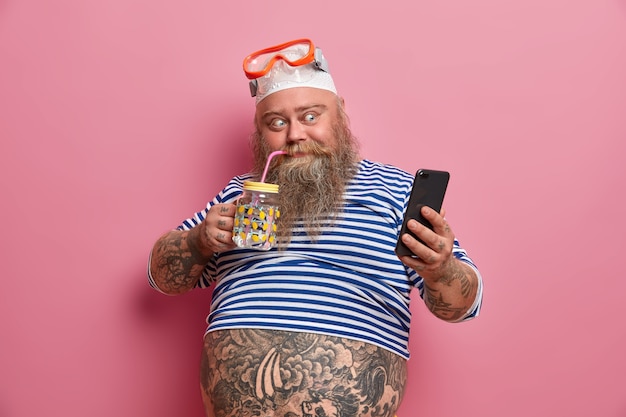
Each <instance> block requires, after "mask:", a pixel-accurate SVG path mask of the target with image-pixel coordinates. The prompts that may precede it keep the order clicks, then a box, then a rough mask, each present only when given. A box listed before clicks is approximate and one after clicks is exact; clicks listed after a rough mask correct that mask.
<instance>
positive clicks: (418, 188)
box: [396, 169, 450, 256]
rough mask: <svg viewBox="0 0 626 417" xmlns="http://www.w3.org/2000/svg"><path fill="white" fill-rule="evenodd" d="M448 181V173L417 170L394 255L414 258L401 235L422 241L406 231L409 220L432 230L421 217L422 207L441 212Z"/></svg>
mask: <svg viewBox="0 0 626 417" xmlns="http://www.w3.org/2000/svg"><path fill="white" fill-rule="evenodd" d="M449 180H450V173H448V172H446V171H437V170H432V169H419V170H418V171H417V173H416V174H415V180H414V181H413V189H412V190H411V195H410V197H409V202H408V204H407V207H406V211H405V212H404V220H403V222H402V228H401V229H400V236H399V237H398V242H397V244H396V255H398V256H415V254H414V253H413V252H411V250H410V249H409V248H408V247H406V245H405V244H404V243H403V242H402V235H403V234H405V233H409V234H410V235H411V236H413V237H414V238H415V239H417V240H419V241H420V242H422V240H421V239H419V238H418V237H417V236H415V235H414V234H413V233H412V232H411V231H410V230H408V227H407V223H408V222H409V220H411V219H415V220H417V221H418V222H420V223H421V224H423V225H424V226H426V227H428V228H429V229H431V230H432V229H433V226H432V225H431V224H430V222H429V221H428V220H426V219H425V218H424V216H422V207H424V206H428V207H430V208H431V209H433V210H435V211H436V212H437V213H439V212H440V211H441V206H442V205H443V198H444V196H445V194H446V188H447V187H448V181H449ZM422 243H424V242H422Z"/></svg>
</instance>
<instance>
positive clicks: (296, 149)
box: [281, 141, 333, 156]
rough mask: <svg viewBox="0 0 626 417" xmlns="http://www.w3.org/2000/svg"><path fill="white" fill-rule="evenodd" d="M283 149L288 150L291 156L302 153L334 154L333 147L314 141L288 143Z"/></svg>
mask: <svg viewBox="0 0 626 417" xmlns="http://www.w3.org/2000/svg"><path fill="white" fill-rule="evenodd" d="M281 150H283V151H285V152H287V154H288V155H289V156H294V155H297V154H302V153H304V154H308V155H315V156H331V155H332V154H333V151H332V149H331V148H329V147H327V146H324V145H322V144H320V143H317V142H313V141H310V142H304V143H294V144H290V145H286V146H284V147H283V148H282V149H281Z"/></svg>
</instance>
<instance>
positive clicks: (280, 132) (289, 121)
mask: <svg viewBox="0 0 626 417" xmlns="http://www.w3.org/2000/svg"><path fill="white" fill-rule="evenodd" d="M255 117H256V124H257V127H258V130H259V133H261V135H262V136H263V138H264V139H265V141H266V143H267V146H268V147H269V148H270V150H271V151H276V150H279V149H285V150H288V151H289V152H290V153H291V152H293V153H294V155H293V156H295V157H304V156H305V155H306V154H307V153H309V152H308V149H309V147H310V146H311V145H318V146H321V147H325V148H327V149H329V150H333V149H335V148H336V146H337V143H336V142H337V140H336V137H335V135H334V133H333V126H334V125H336V124H337V121H338V118H339V115H338V109H337V96H336V95H335V94H334V93H332V92H330V91H326V90H321V89H318V88H308V87H300V88H289V89H287V90H282V91H278V92H276V93H274V94H271V95H269V96H268V97H266V98H265V99H264V100H263V101H261V102H260V103H259V104H258V105H257V108H256V116H255ZM312 142H313V143H312Z"/></svg>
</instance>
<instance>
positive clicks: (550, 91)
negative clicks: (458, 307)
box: [0, 0, 626, 417]
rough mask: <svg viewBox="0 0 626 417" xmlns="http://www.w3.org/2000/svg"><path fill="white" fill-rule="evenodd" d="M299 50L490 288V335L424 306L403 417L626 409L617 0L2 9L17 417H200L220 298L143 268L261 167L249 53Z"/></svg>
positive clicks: (623, 97) (0, 103)
mask: <svg viewBox="0 0 626 417" xmlns="http://www.w3.org/2000/svg"><path fill="white" fill-rule="evenodd" d="M303 36H307V37H311V38H312V39H313V40H314V41H316V43H317V44H318V45H320V46H321V47H322V48H323V49H324V52H325V54H326V56H327V57H328V59H329V61H330V65H331V70H332V72H333V75H334V77H335V81H336V84H337V86H338V88H339V89H340V93H341V94H342V95H343V96H344V97H345V99H346V103H347V107H348V112H349V114H350V116H351V121H352V127H353V130H354V133H355V134H356V135H357V136H358V137H359V138H360V140H361V142H362V151H363V155H364V156H366V157H369V158H371V159H375V160H378V161H382V162H387V163H393V164H395V165H398V166H400V167H402V168H405V169H407V170H409V171H414V170H416V169H417V168H420V167H425V168H443V169H448V170H449V171H451V173H452V179H451V184H450V188H449V193H448V196H447V197H446V204H445V206H446V208H447V212H448V219H449V220H450V222H451V224H452V226H453V228H454V230H455V232H456V234H457V236H458V237H459V238H460V240H461V243H462V244H463V245H464V246H465V247H466V248H467V249H468V250H469V251H470V253H471V255H472V256H473V258H474V259H475V261H476V262H477V263H478V265H479V267H480V268H481V270H482V273H483V275H484V279H485V303H484V308H483V312H482V316H481V317H480V319H478V320H475V321H473V322H470V323H466V324H462V325H449V324H446V323H443V322H441V321H437V320H436V319H434V318H432V317H431V316H430V315H429V314H428V313H427V312H426V310H425V308H424V306H423V304H422V303H421V301H419V300H416V302H414V303H413V305H412V310H413V312H414V314H415V315H414V324H413V331H412V334H411V349H412V353H413V356H412V359H411V361H410V383H409V386H408V392H407V395H406V398H405V402H404V404H403V405H402V408H401V410H400V413H399V415H400V417H409V416H417V415H421V416H429V417H449V416H453V415H464V416H470V417H474V416H475V417H478V416H481V417H492V416H493V417H496V416H498V417H500V416H508V417H517V416H568V417H578V416H580V417H588V416H603V417H620V416H625V415H626V383H625V382H624V376H625V375H626V359H624V352H625V351H626V349H625V348H626V346H625V345H626V326H625V325H624V313H625V312H624V304H623V300H624V296H625V295H626V280H625V279H624V256H623V255H621V254H620V251H623V245H624V232H625V231H626V222H625V220H624V218H623V216H624V212H625V210H626V204H625V202H624V180H625V179H626V167H625V166H626V160H625V155H626V154H625V152H624V147H625V143H626V141H625V139H626V1H624V0H592V1H574V0H526V1H518V2H505V1H500V0H475V1H460V0H450V1H438V2H437V1H423V0H418V1H415V0H401V1H387V2H384V3H381V2H371V3H367V2H362V1H358V2H357V1H343V2H342V1H335V0H333V1H330V0H320V1H316V2H293V1H287V0H281V1H273V2H271V1H268V2H259V1H255V2H248V1H231V2H212V1H199V0H180V1H176V2H174V1H163V0H150V1H148V0H109V1H98V2H95V1H93V2H88V1H83V0H59V1H49V2H47V1H34V0H31V1H28V0H21V1H17V0H0V136H1V142H0V158H1V160H0V170H1V175H0V181H1V184H2V188H1V190H2V200H1V201H2V202H1V203H0V207H1V219H0V221H1V222H2V223H1V225H0V228H1V230H2V238H1V239H2V240H1V244H2V247H1V252H0V253H1V256H2V265H3V268H2V281H1V282H2V284H1V288H0V416H2V417H32V416H44V415H45V416H61V415H62V416H66V417H83V416H90V417H101V416H102V417H104V416H107V417H109V416H129V417H131V416H132V417H135V416H152V417H161V416H162V417H166V416H168V417H169V416H188V417H193V416H198V417H200V416H201V415H202V405H201V400H200V394H199V388H198V382H197V381H198V363H199V353H200V351H199V349H200V347H201V335H202V332H203V330H204V326H205V324H204V319H205V315H206V313H207V307H208V301H209V292H202V291H200V292H195V293H192V294H188V295H185V296H181V297H166V296H162V295H159V294H157V293H156V292H153V291H151V290H150V289H149V288H148V286H147V282H146V279H145V266H146V259H147V255H148V252H149V250H150V247H151V245H152V243H153V242H154V240H155V239H156V238H157V237H158V236H159V235H160V234H161V233H162V232H164V231H166V230H167V229H169V228H171V227H174V226H176V225H177V224H178V223H179V221H181V220H182V219H184V218H186V217H188V216H189V215H191V214H192V213H193V212H194V211H196V210H199V209H200V208H202V207H203V206H204V204H205V203H206V201H207V200H208V199H209V198H211V197H212V196H213V195H214V193H215V192H216V191H217V190H218V189H219V188H221V186H222V185H224V183H225V181H226V180H227V179H229V178H230V177H231V176H232V175H234V174H237V173H240V172H242V171H244V170H245V169H246V168H247V166H248V163H249V157H248V155H247V148H246V141H247V135H248V133H249V132H250V129H251V118H252V114H253V110H254V106H253V100H252V99H251V98H250V97H249V95H248V87H247V84H246V80H245V78H244V76H243V74H242V71H241V61H242V59H243V57H244V56H245V55H247V54H248V53H249V52H252V51H253V50H256V49H259V48H262V47H265V46H268V45H271V44H274V43H279V42H283V41H286V40H289V39H293V38H297V37H303Z"/></svg>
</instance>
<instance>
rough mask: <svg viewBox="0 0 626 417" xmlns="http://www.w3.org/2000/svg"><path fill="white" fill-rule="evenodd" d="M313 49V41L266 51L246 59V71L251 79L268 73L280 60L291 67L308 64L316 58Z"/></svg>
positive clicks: (284, 45)
mask: <svg viewBox="0 0 626 417" xmlns="http://www.w3.org/2000/svg"><path fill="white" fill-rule="evenodd" d="M312 47H313V44H312V43H311V41H308V40H300V41H296V42H294V43H288V44H282V45H279V46H277V47H273V48H268V49H264V50H262V51H259V52H256V53H254V54H252V55H250V56H248V57H247V58H246V60H245V61H244V70H245V72H246V74H248V76H249V77H253V78H256V77H258V76H261V75H263V74H265V73H267V72H268V71H269V70H270V69H271V68H272V66H273V65H274V63H275V62H276V61H278V60H283V61H285V62H287V63H288V64H289V65H291V66H298V65H303V64H306V63H308V62H311V61H312V60H313V58H314V54H313V52H312Z"/></svg>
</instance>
